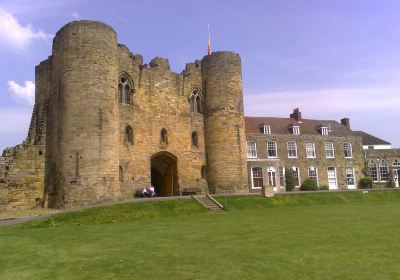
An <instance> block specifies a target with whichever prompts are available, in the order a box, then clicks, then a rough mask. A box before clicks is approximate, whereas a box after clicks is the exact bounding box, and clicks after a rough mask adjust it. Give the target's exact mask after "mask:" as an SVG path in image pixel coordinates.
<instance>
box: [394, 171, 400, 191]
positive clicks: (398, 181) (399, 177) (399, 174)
mask: <svg viewBox="0 0 400 280" xmlns="http://www.w3.org/2000/svg"><path fill="white" fill-rule="evenodd" d="M393 181H394V183H395V186H396V188H398V187H399V186H400V168H393Z"/></svg>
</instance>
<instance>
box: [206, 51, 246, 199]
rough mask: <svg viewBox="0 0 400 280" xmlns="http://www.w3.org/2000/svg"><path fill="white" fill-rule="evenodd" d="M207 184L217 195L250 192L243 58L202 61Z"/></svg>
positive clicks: (227, 55) (225, 55) (224, 55)
mask: <svg viewBox="0 0 400 280" xmlns="http://www.w3.org/2000/svg"><path fill="white" fill-rule="evenodd" d="M201 62H202V66H201V67H202V75H203V82H204V85H203V86H204V89H205V94H206V98H205V115H204V130H205V133H204V136H205V147H206V153H207V181H208V184H209V188H210V191H211V192H213V193H226V192H233V191H234V192H245V191H246V190H247V165H246V146H245V145H246V138H245V128H244V115H243V91H242V70H241V61H240V57H239V55H238V54H236V53H232V52H214V53H212V54H211V55H207V56H205V57H204V58H203V59H202V61H201Z"/></svg>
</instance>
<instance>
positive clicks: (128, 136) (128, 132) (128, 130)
mask: <svg viewBox="0 0 400 280" xmlns="http://www.w3.org/2000/svg"><path fill="white" fill-rule="evenodd" d="M125 143H127V144H133V130H132V127H130V126H129V125H128V126H127V127H125Z"/></svg>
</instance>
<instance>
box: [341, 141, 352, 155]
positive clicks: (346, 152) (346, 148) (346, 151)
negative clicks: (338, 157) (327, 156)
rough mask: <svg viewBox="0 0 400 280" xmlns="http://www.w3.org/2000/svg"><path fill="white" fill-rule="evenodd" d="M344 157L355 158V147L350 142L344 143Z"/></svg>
mask: <svg viewBox="0 0 400 280" xmlns="http://www.w3.org/2000/svg"><path fill="white" fill-rule="evenodd" d="M343 152H344V158H353V148H352V146H351V143H350V142H344V143H343Z"/></svg>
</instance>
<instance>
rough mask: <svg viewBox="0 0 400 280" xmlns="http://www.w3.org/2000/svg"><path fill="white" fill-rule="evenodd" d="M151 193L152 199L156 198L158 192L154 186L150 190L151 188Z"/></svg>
mask: <svg viewBox="0 0 400 280" xmlns="http://www.w3.org/2000/svg"><path fill="white" fill-rule="evenodd" d="M149 193H150V196H151V197H155V196H156V191H155V189H154V186H153V185H151V186H150V188H149Z"/></svg>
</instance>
